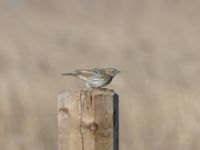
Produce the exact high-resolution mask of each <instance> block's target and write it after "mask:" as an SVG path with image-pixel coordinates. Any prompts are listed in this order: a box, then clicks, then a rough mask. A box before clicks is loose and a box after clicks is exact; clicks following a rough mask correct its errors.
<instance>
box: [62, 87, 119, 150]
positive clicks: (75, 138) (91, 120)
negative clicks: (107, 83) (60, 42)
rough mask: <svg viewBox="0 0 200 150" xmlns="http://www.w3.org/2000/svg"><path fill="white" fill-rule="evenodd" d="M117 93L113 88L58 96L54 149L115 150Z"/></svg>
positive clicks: (66, 92) (76, 91)
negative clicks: (56, 145)
mask: <svg viewBox="0 0 200 150" xmlns="http://www.w3.org/2000/svg"><path fill="white" fill-rule="evenodd" d="M118 116H119V109H118V96H117V94H116V93H115V92H114V91H113V90H108V89H93V90H92V89H86V90H85V89H84V90H73V91H64V92H62V93H60V94H59V96H58V136H59V137H58V138H59V139H58V142H59V144H58V150H119V119H118Z"/></svg>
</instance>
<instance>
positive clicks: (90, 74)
mask: <svg viewBox="0 0 200 150" xmlns="http://www.w3.org/2000/svg"><path fill="white" fill-rule="evenodd" d="M75 73H76V75H77V76H78V77H79V78H81V79H83V80H90V79H92V78H94V77H96V76H98V75H97V74H96V73H95V72H94V71H92V70H75Z"/></svg>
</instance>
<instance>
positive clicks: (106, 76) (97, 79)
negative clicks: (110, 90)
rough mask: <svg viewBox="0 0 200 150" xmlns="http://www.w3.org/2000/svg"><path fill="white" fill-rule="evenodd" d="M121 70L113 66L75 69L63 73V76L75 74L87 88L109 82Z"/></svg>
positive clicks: (101, 85) (99, 86) (104, 84)
mask: <svg viewBox="0 0 200 150" xmlns="http://www.w3.org/2000/svg"><path fill="white" fill-rule="evenodd" d="M120 72H121V71H119V70H117V69H115V68H94V69H80V70H75V71H74V73H63V74H61V75H63V76H75V77H78V78H80V79H82V80H83V81H85V84H86V86H87V87H88V88H102V87H105V86H107V85H108V84H110V83H111V81H112V79H113V78H114V77H115V76H116V75H117V74H118V73H120Z"/></svg>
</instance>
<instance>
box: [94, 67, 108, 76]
mask: <svg viewBox="0 0 200 150" xmlns="http://www.w3.org/2000/svg"><path fill="white" fill-rule="evenodd" d="M93 71H94V72H95V73H96V74H98V75H100V76H102V75H103V76H107V74H106V72H105V70H104V69H99V68H94V69H93Z"/></svg>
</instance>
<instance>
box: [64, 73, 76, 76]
mask: <svg viewBox="0 0 200 150" xmlns="http://www.w3.org/2000/svg"><path fill="white" fill-rule="evenodd" d="M61 75H62V76H75V75H76V74H74V73H63V74H61Z"/></svg>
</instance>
